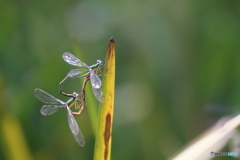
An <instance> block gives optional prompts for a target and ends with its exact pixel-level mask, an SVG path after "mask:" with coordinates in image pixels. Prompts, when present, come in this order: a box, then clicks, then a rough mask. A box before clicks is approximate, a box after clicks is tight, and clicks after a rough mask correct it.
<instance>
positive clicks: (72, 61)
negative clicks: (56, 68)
mask: <svg viewBox="0 0 240 160" xmlns="http://www.w3.org/2000/svg"><path fill="white" fill-rule="evenodd" d="M62 58H63V59H64V60H65V61H66V62H67V63H69V64H71V65H73V66H78V67H81V66H85V65H86V64H85V63H83V62H82V61H80V60H79V59H78V58H77V57H75V56H74V55H72V54H71V53H69V52H64V53H63V55H62Z"/></svg>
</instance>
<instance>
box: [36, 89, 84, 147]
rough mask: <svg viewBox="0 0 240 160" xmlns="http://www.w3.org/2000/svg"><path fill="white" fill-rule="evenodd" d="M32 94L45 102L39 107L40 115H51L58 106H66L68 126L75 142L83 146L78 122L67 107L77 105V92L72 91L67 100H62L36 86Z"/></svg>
mask: <svg viewBox="0 0 240 160" xmlns="http://www.w3.org/2000/svg"><path fill="white" fill-rule="evenodd" d="M34 94H35V96H36V97H37V98H38V99H39V100H40V101H42V102H43V103H45V104H46V105H43V106H42V108H41V113H42V115H51V114H53V113H55V112H57V111H58V109H59V108H67V113H68V125H69V127H70V130H71V132H72V134H73V136H74V138H75V140H76V141H77V143H78V144H79V145H80V146H82V147H83V146H84V145H85V140H84V136H83V134H82V132H81V130H80V129H79V127H78V124H77V122H76V120H75V118H74V116H73V113H72V111H71V109H70V108H69V107H70V106H71V105H73V104H75V105H77V103H76V102H77V101H81V100H80V99H78V96H79V94H78V93H76V92H74V93H73V94H69V97H71V98H70V99H69V100H68V101H67V102H63V101H61V100H59V99H57V98H55V97H53V96H52V95H50V94H48V93H47V92H45V91H43V90H41V89H39V88H36V89H35V90H34Z"/></svg>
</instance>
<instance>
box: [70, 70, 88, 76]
mask: <svg viewBox="0 0 240 160" xmlns="http://www.w3.org/2000/svg"><path fill="white" fill-rule="evenodd" d="M84 71H88V69H71V70H70V72H68V74H67V75H68V76H69V77H73V76H76V75H78V74H81V73H82V72H84Z"/></svg>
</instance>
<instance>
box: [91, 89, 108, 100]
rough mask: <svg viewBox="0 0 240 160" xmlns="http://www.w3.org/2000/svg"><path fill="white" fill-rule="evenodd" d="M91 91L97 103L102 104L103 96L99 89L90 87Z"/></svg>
mask: <svg viewBox="0 0 240 160" xmlns="http://www.w3.org/2000/svg"><path fill="white" fill-rule="evenodd" d="M92 91H93V94H94V96H95V97H96V99H97V100H98V101H99V102H101V103H102V102H103V101H104V97H105V96H104V94H103V91H102V89H101V88H94V87H92Z"/></svg>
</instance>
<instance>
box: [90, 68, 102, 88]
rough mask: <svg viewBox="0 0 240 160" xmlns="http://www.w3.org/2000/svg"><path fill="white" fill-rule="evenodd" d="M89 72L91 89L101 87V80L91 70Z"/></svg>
mask: <svg viewBox="0 0 240 160" xmlns="http://www.w3.org/2000/svg"><path fill="white" fill-rule="evenodd" d="M89 72H90V80H91V84H92V87H94V88H100V87H101V85H102V81H101V79H100V78H99V77H98V76H97V75H96V74H95V73H94V71H93V70H90V71H89Z"/></svg>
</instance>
